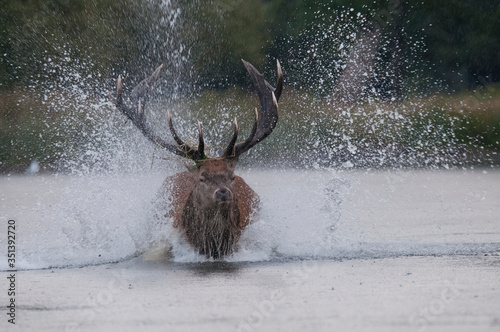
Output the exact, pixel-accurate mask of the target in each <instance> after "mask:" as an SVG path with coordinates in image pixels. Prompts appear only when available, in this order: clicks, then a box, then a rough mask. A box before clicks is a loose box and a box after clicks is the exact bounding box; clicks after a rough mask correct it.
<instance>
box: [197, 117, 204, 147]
mask: <svg viewBox="0 0 500 332" xmlns="http://www.w3.org/2000/svg"><path fill="white" fill-rule="evenodd" d="M198 154H200V155H202V156H205V142H204V141H203V131H202V130H201V123H200V121H198Z"/></svg>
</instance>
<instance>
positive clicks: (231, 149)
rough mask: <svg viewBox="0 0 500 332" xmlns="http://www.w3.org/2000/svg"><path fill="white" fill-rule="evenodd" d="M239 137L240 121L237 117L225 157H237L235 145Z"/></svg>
mask: <svg viewBox="0 0 500 332" xmlns="http://www.w3.org/2000/svg"><path fill="white" fill-rule="evenodd" d="M237 139H238V121H237V120H236V117H235V118H234V133H233V137H232V138H231V141H230V142H229V145H228V146H227V148H226V151H225V152H224V157H235V149H234V147H235V144H236V140H237Z"/></svg>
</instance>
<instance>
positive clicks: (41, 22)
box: [0, 0, 500, 93]
mask: <svg viewBox="0 0 500 332" xmlns="http://www.w3.org/2000/svg"><path fill="white" fill-rule="evenodd" d="M172 22H174V23H173V24H172ZM368 24H376V25H378V26H379V28H380V29H381V31H382V32H381V33H382V37H381V42H380V48H379V51H378V52H379V53H378V56H377V60H376V61H377V66H378V67H377V68H379V72H380V73H386V72H389V71H390V72H391V75H390V76H391V77H392V78H384V77H382V76H383V75H382V76H380V75H381V74H379V77H378V78H377V79H375V82H373V83H372V85H374V86H375V87H376V88H378V89H381V90H386V91H389V90H391V89H392V90H394V91H397V90H398V89H399V87H398V85H401V84H403V83H402V82H399V83H398V82H394V80H393V78H394V77H403V78H404V80H405V81H406V85H408V84H412V85H415V86H419V85H420V86H426V85H428V84H427V82H428V81H425V82H424V81H423V79H422V73H425V75H424V76H425V77H426V78H427V79H429V78H430V79H434V80H437V81H440V82H443V83H444V85H446V86H448V87H449V88H450V89H451V90H454V91H459V90H462V89H468V88H474V87H476V86H477V85H478V84H479V85H480V84H483V85H484V84H492V83H495V82H499V81H500V77H499V75H500V74H499V73H500V56H499V54H500V3H499V2H498V1H497V0H450V1H430V0H427V1H425V0H424V1H422V0H406V1H405V0H385V1H375V2H374V1H372V0H356V1H354V0H352V1H347V0H336V1H334V0H330V1H313V0H262V1H244V0H210V1H202V0H185V1H183V0H178V1H174V0H173V1H170V2H169V1H161V0H150V1H145V0H99V1H97V0H45V1H35V0H23V1H20V0H2V1H1V5H0V84H1V86H0V89H9V88H12V87H14V86H19V85H21V86H23V85H24V86H26V85H40V84H41V85H43V84H45V83H46V82H50V81H51V80H60V77H61V76H64V75H68V73H67V72H65V70H67V68H71V66H73V68H75V67H77V68H78V75H83V76H85V77H94V78H95V79H96V80H97V81H99V78H104V77H110V76H116V73H117V72H123V71H126V72H128V73H130V74H132V76H133V75H135V74H140V73H142V72H144V71H150V70H151V69H152V68H154V66H156V65H157V64H158V63H160V62H163V63H167V65H168V68H170V71H169V72H168V75H170V76H171V78H172V79H174V78H178V76H182V77H183V79H185V80H189V81H190V82H192V81H195V82H197V83H198V85H199V86H201V87H209V88H220V87H225V86H229V85H233V84H243V83H244V82H246V80H245V72H244V68H243V66H242V65H241V63H240V61H239V59H240V58H245V59H247V60H248V61H251V62H252V63H254V64H255V65H256V66H258V67H266V68H268V69H269V70H271V68H273V67H274V59H276V58H279V59H280V60H282V62H283V63H284V66H285V67H286V68H288V73H287V74H288V79H289V83H295V84H298V85H304V86H314V85H315V84H318V82H319V81H321V82H324V81H328V80H330V81H332V83H330V85H328V84H326V83H322V84H323V85H324V86H326V88H325V90H324V91H322V92H324V93H328V90H329V89H330V88H331V87H332V86H331V85H333V81H335V79H337V78H338V75H340V73H341V69H342V65H343V64H344V63H343V61H345V59H346V54H347V53H346V50H348V48H349V47H350V46H352V45H354V44H355V40H354V39H353V38H352V37H350V36H352V35H353V34H358V35H359V33H360V31H361V29H363V28H364V27H366V25H368ZM332 27H333V28H332ZM329 28H332V29H331V31H328V29H329ZM341 47H342V48H341ZM311 49H312V50H313V53H314V54H311V53H310V51H311ZM395 54H396V56H395ZM416 73H419V74H418V75H417V74H416ZM391 80H392V81H391ZM325 84H326V85H325ZM392 90H391V91H392ZM396 93H398V92H396Z"/></svg>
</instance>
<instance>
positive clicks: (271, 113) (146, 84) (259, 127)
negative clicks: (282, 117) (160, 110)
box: [115, 60, 283, 162]
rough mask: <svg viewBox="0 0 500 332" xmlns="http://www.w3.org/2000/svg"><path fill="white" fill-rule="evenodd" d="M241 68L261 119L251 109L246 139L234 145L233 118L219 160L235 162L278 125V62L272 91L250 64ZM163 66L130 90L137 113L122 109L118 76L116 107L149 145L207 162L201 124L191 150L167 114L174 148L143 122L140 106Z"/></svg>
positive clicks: (143, 117) (281, 85)
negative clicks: (257, 102) (230, 134)
mask: <svg viewBox="0 0 500 332" xmlns="http://www.w3.org/2000/svg"><path fill="white" fill-rule="evenodd" d="M242 61H243V64H244V65H245V67H246V69H247V71H248V73H249V74H250V78H251V79H252V83H253V85H254V86H255V88H256V89H257V93H258V95H259V99H260V105H261V115H262V116H261V117H260V120H259V113H258V111H257V108H256V109H255V122H254V126H253V129H252V132H251V133H250V136H248V138H247V139H246V140H245V141H243V142H240V143H236V141H237V139H238V122H237V121H236V118H235V119H234V134H233V137H232V138H231V141H230V142H229V145H228V146H227V148H226V151H225V152H224V155H223V158H237V157H238V156H240V155H241V154H242V153H244V152H246V151H248V150H249V149H251V148H252V147H253V146H254V145H255V144H257V143H259V142H260V141H262V140H263V139H265V138H266V137H267V136H269V134H271V132H272V131H273V129H274V127H275V126H276V123H277V122H278V100H279V98H280V96H281V91H282V89H283V73H282V71H281V66H280V63H279V61H277V72H278V79H277V85H276V89H274V88H273V87H272V86H271V85H270V84H269V83H268V82H267V81H266V80H265V79H264V75H262V74H261V73H260V72H259V71H258V70H257V69H255V67H254V66H252V65H251V64H250V63H248V62H246V61H245V60H242ZM162 68H163V65H161V66H159V67H158V68H157V69H156V70H155V71H154V72H153V74H151V76H150V77H148V78H146V79H145V80H143V81H142V82H140V83H139V84H138V85H137V86H136V87H135V88H134V89H133V90H132V93H131V95H130V99H131V101H132V103H133V104H134V105H137V110H136V109H134V108H129V107H128V106H127V105H125V103H124V101H123V96H122V95H123V88H122V77H121V75H120V76H118V83H117V88H116V102H115V104H116V107H117V108H118V109H119V110H120V111H121V112H122V113H123V114H125V115H126V116H127V117H128V118H129V119H130V120H131V121H132V123H133V124H134V125H135V126H136V127H137V128H139V130H140V131H141V132H142V133H143V134H144V136H146V137H147V138H148V139H149V140H150V141H152V142H153V143H155V144H156V145H158V146H160V147H162V148H164V149H166V150H168V151H170V152H173V153H175V154H177V155H179V156H182V157H185V158H189V159H192V160H194V161H195V162H197V161H202V160H205V159H207V156H206V155H205V151H204V150H205V143H204V141H203V132H202V129H201V124H200V123H199V122H198V148H197V149H194V148H191V147H190V146H189V145H188V144H186V143H185V142H184V141H182V139H180V138H179V136H178V135H177V133H176V131H175V129H174V126H173V124H172V117H171V116H170V112H168V126H169V128H170V132H171V134H172V137H173V138H174V140H175V142H176V143H177V145H174V144H170V143H168V142H167V141H165V140H163V139H162V138H161V137H159V136H158V135H156V134H155V133H154V132H153V130H152V129H151V128H150V127H149V126H148V124H147V122H146V117H145V115H144V106H145V105H146V102H147V101H148V93H149V92H150V90H151V89H152V88H153V87H154V85H155V83H156V81H157V79H158V76H159V75H160V71H161V69H162Z"/></svg>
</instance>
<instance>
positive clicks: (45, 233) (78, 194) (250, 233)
mask: <svg viewBox="0 0 500 332" xmlns="http://www.w3.org/2000/svg"><path fill="white" fill-rule="evenodd" d="M239 173H240V174H242V175H243V177H244V178H245V179H246V180H247V182H248V183H249V185H250V186H251V187H252V188H254V190H255V191H256V192H257V193H258V194H259V196H260V197H261V201H262V207H261V211H260V213H259V214H258V215H256V216H255V221H254V223H253V224H251V225H250V226H249V227H248V228H247V229H246V230H245V231H244V233H243V235H242V238H241V239H240V242H239V250H238V252H236V253H235V254H233V255H231V256H230V257H227V258H226V260H228V261H268V260H281V259H285V260H286V259H311V258H316V259H339V258H353V259H356V258H375V257H395V256H401V255H424V256H426V255H449V254H477V253H485V252H486V253H487V252H495V251H499V250H500V243H499V242H498V241H496V240H495V238H498V234H499V232H500V230H499V229H498V228H499V225H497V222H495V218H496V217H495V216H497V215H498V212H499V211H498V207H497V206H496V205H495V203H494V200H495V197H496V198H497V197H499V196H498V195H499V194H500V193H498V189H496V185H495V183H496V184H498V181H499V180H500V176H499V175H500V172H498V171H493V172H489V173H486V174H481V173H478V172H467V173H464V174H462V173H459V172H458V173H457V172H451V173H450V172H444V173H442V174H440V173H439V172H420V173H418V172H408V173H406V174H404V175H400V177H402V178H403V179H402V180H399V181H400V183H399V185H400V186H401V188H403V187H406V185H411V187H408V188H407V189H406V190H403V189H401V188H398V187H394V185H389V186H386V189H387V190H388V191H387V192H386V193H385V194H384V193H381V192H380V190H381V187H383V186H384V181H386V178H387V174H389V173H387V172H380V173H375V174H372V173H368V174H363V173H361V172H354V173H338V172H336V171H331V170H330V171H328V170H325V171H250V170H247V171H243V172H239ZM478 178H479V179H482V180H480V181H479V180H478ZM163 179H164V175H160V174H156V173H154V174H148V175H137V174H128V175H122V176H116V175H114V176H113V175H106V176H76V177H75V176H44V177H10V178H5V177H4V178H0V181H1V184H2V188H5V190H2V194H1V211H2V212H3V213H2V219H6V220H7V218H8V219H15V220H16V223H17V229H16V230H17V250H18V251H17V261H18V268H19V269H43V268H50V267H76V266H85V265H93V264H102V263H108V262H114V261H120V260H127V259H129V258H131V257H136V256H138V255H143V257H144V258H145V259H148V260H156V261H165V260H167V261H168V260H170V261H175V262H200V261H206V259H205V258H204V257H202V256H200V255H198V254H197V253H196V252H195V251H194V250H193V249H192V248H191V247H190V246H189V245H188V244H186V242H185V241H184V239H183V237H182V236H181V235H180V233H179V232H178V231H177V230H176V229H174V228H173V227H172V224H171V222H172V221H171V220H168V219H165V218H164V217H162V216H163V215H164V212H165V208H166V207H167V206H166V205H165V204H160V205H158V202H157V192H158V189H159V187H160V185H161V183H162V182H163ZM374 179H375V180H376V181H375V180H374ZM438 179H441V180H438ZM374 181H375V182H374ZM411 181H414V182H425V183H423V184H422V186H424V185H425V186H430V185H431V184H432V183H434V184H435V186H437V187H440V188H442V194H443V195H444V196H443V197H444V199H445V200H444V201H441V203H440V204H439V205H437V206H431V205H429V202H426V201H425V197H426V196H425V195H427V194H426V192H424V193H423V195H424V196H419V194H418V193H417V192H418V185H414V184H413V183H411ZM440 181H441V182H440ZM453 183H456V184H457V186H458V188H463V192H458V193H457V189H455V188H454V187H453V185H452V184H453ZM396 185H397V184H396ZM443 185H445V186H446V187H444V188H443V187H442V186H443ZM422 188H423V187H422ZM428 189H429V190H430V192H432V193H436V190H435V189H434V188H428ZM477 189H479V191H478V190H477ZM393 190H394V191H393ZM458 191H460V189H459V190H458ZM360 193H361V194H360ZM477 193H479V194H481V197H478V196H477V195H476V196H475V194H477ZM397 196H399V198H398V197H397ZM447 196H449V197H448V198H447ZM422 197H424V198H422ZM446 199H448V200H446ZM431 200H433V198H432V197H431ZM384 201H385V202H386V203H384ZM387 202H388V203H387ZM384 204H390V205H391V206H390V207H388V206H384ZM422 206H423V207H424V208H427V209H429V210H430V211H428V212H430V213H432V214H433V215H434V216H435V218H434V219H433V220H425V219H426V218H427V217H426V214H425V213H424V211H422V210H421V207H422ZM397 207H400V208H402V210H401V211H398V210H397ZM460 207H466V208H464V210H463V211H461V210H460ZM454 208H455V209H456V211H453V209H454ZM419 211H420V212H419ZM364 212H368V214H367V215H363V213H364ZM406 213H410V214H416V213H417V214H418V213H420V215H413V216H412V218H408V217H405V216H406ZM469 214H470V215H469ZM379 215H384V217H383V218H380V217H379ZM450 215H451V217H452V218H449V217H450ZM381 219H382V220H381ZM448 219H449V220H448ZM425 222H428V224H427V225H423V224H425ZM472 223H474V224H473V225H472ZM457 234H458V235H457ZM0 242H2V243H1V245H2V246H4V244H5V243H4V239H3V238H2V240H1V241H0ZM5 264H6V260H3V261H1V262H0V270H6V269H7V266H6V265H5Z"/></svg>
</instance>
